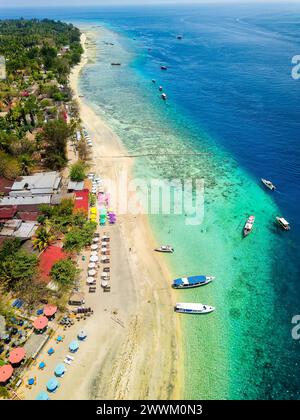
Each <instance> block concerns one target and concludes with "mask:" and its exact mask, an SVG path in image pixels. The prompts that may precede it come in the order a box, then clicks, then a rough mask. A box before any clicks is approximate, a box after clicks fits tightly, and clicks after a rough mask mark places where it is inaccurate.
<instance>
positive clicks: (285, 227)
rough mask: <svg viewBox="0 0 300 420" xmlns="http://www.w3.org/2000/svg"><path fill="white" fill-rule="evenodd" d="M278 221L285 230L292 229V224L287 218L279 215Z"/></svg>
mask: <svg viewBox="0 0 300 420" xmlns="http://www.w3.org/2000/svg"><path fill="white" fill-rule="evenodd" d="M276 221H277V223H278V224H279V226H281V227H282V229H284V230H290V229H291V226H290V224H289V222H288V221H287V220H285V219H284V218H283V217H279V216H277V217H276Z"/></svg>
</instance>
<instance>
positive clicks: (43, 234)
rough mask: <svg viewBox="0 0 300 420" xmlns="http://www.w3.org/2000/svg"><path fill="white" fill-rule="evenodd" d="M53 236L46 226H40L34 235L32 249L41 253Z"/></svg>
mask: <svg viewBox="0 0 300 420" xmlns="http://www.w3.org/2000/svg"><path fill="white" fill-rule="evenodd" d="M54 238H55V236H54V234H53V232H52V230H51V229H50V228H48V227H46V226H41V227H40V228H39V229H38V230H37V231H36V233H35V238H34V239H33V240H32V243H33V247H34V249H38V250H39V251H40V252H41V251H43V249H45V248H46V247H47V246H48V245H50V244H51V242H52V241H53V240H54Z"/></svg>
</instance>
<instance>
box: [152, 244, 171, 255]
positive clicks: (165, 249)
mask: <svg viewBox="0 0 300 420" xmlns="http://www.w3.org/2000/svg"><path fill="white" fill-rule="evenodd" d="M154 251H157V252H168V253H173V252H174V248H173V247H171V245H162V246H160V247H159V248H155V250H154Z"/></svg>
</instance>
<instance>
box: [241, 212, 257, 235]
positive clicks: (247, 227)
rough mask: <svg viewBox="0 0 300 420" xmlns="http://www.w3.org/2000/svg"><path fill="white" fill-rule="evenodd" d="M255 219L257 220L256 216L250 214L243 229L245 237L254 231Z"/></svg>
mask: <svg viewBox="0 0 300 420" xmlns="http://www.w3.org/2000/svg"><path fill="white" fill-rule="evenodd" d="M254 221H255V216H250V217H249V218H248V219H247V222H246V224H245V226H244V230H243V233H244V237H246V236H248V235H249V233H250V232H251V231H252V228H253V225H254Z"/></svg>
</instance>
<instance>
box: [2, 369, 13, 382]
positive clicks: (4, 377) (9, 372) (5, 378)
mask: <svg viewBox="0 0 300 420" xmlns="http://www.w3.org/2000/svg"><path fill="white" fill-rule="evenodd" d="M13 371H14V368H13V367H12V366H11V365H3V366H0V383H5V382H6V381H8V380H9V378H11V376H12V374H13Z"/></svg>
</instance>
